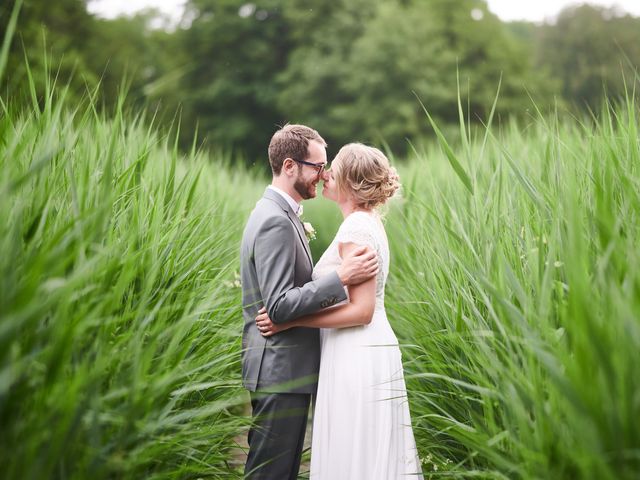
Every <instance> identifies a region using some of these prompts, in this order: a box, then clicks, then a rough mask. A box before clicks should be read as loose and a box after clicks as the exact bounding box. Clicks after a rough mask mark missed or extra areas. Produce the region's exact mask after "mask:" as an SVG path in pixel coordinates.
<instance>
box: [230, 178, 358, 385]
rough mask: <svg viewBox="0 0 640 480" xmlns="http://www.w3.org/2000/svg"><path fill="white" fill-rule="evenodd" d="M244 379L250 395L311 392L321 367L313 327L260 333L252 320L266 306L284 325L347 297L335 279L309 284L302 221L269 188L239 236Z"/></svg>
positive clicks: (333, 276) (308, 255)
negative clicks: (257, 392) (266, 392)
mask: <svg viewBox="0 0 640 480" xmlns="http://www.w3.org/2000/svg"><path fill="white" fill-rule="evenodd" d="M240 262H241V265H240V277H241V280H242V314H243V317H244V331H243V334H242V379H243V383H244V386H245V388H247V389H248V390H250V391H256V390H261V391H269V392H276V393H314V392H315V390H316V387H317V377H318V370H319V366H320V336H319V330H318V329H317V328H291V329H289V330H285V331H283V332H280V333H278V334H276V335H273V336H271V337H268V338H265V337H263V336H262V335H261V334H260V331H259V330H258V328H257V326H256V323H255V317H256V316H257V315H258V310H259V309H260V308H261V307H262V306H263V305H264V306H266V307H267V312H268V313H269V317H270V318H271V320H272V321H273V322H274V323H285V322H289V321H291V320H294V319H296V318H298V317H300V316H303V315H307V314H310V313H314V312H316V311H318V310H320V309H322V308H326V307H330V306H332V305H335V304H336V303H338V302H340V301H342V300H345V299H346V298H347V296H346V292H345V289H344V287H343V286H342V283H341V282H340V279H339V278H338V275H337V274H336V273H333V274H331V275H326V276H324V277H322V278H319V279H318V280H316V281H311V273H312V271H313V262H312V259H311V252H310V250H309V245H308V243H307V238H306V235H305V233H304V228H303V226H302V223H301V222H300V219H299V218H298V217H297V216H296V214H295V213H294V212H293V210H292V209H291V207H290V206H289V204H288V203H287V201H286V200H285V199H284V198H282V196H280V195H279V194H278V193H276V192H274V191H273V190H270V189H267V190H266V191H265V193H264V196H263V197H262V199H260V200H259V201H258V203H257V204H256V207H255V208H254V210H253V212H251V215H250V216H249V220H248V222H247V225H246V227H245V230H244V234H243V237H242V246H241V250H240Z"/></svg>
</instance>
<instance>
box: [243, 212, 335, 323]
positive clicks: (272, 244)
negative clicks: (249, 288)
mask: <svg viewBox="0 0 640 480" xmlns="http://www.w3.org/2000/svg"><path fill="white" fill-rule="evenodd" d="M297 241H299V239H298V234H297V232H296V231H295V227H294V226H293V224H292V223H291V221H290V220H289V219H288V218H286V217H272V218H270V219H269V220H268V221H267V222H265V224H264V225H263V227H262V228H261V229H260V231H259V232H258V235H257V237H256V241H255V247H254V262H255V266H256V274H257V277H258V284H259V286H260V292H261V294H262V300H263V302H264V306H265V307H266V308H267V312H268V313H269V317H270V318H271V321H272V322H273V323H286V322H289V321H291V320H294V319H296V318H298V317H301V316H303V315H308V314H311V313H314V312H316V311H318V310H320V309H322V308H326V307H330V306H332V305H335V304H336V303H338V302H341V301H343V300H345V299H346V298H347V295H346V292H345V290H344V287H343V286H342V282H340V278H339V277H338V274H337V273H336V272H332V273H331V274H328V275H325V276H323V277H321V278H319V279H318V280H315V281H312V282H309V283H306V284H304V285H303V286H302V287H296V286H295V283H294V282H295V262H294V261H293V258H292V257H291V258H289V257H288V255H289V253H290V252H291V251H293V248H294V247H295V242H297Z"/></svg>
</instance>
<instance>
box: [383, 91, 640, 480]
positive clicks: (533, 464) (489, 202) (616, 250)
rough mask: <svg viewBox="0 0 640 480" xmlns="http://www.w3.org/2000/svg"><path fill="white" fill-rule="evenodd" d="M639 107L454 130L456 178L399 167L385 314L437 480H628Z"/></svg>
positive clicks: (632, 460) (638, 345)
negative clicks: (399, 200) (401, 195)
mask: <svg viewBox="0 0 640 480" xmlns="http://www.w3.org/2000/svg"><path fill="white" fill-rule="evenodd" d="M637 112H638V110H637V103H636V102H635V101H634V99H631V98H629V99H627V100H626V101H625V102H622V103H621V104H619V105H618V106H616V107H612V106H607V107H604V108H603V109H602V111H601V112H600V115H599V117H598V118H597V119H596V120H589V121H585V122H584V123H580V122H578V121H571V120H563V121H560V120H558V119H557V118H551V119H544V118H535V119H532V120H531V122H530V124H529V125H527V126H526V129H521V128H519V127H518V126H517V125H515V124H509V125H507V126H506V127H504V128H502V129H501V130H500V131H499V132H500V133H498V134H496V135H497V137H495V138H494V137H493V133H492V132H493V131H492V130H491V129H488V130H487V131H488V132H489V135H488V136H487V135H486V133H485V132H483V133H482V135H479V136H478V138H477V139H474V138H470V137H469V136H468V135H469V134H468V132H465V130H464V126H463V128H462V133H461V135H462V136H464V135H467V137H466V138H467V141H463V142H461V146H460V148H458V149H456V151H454V150H448V148H447V146H446V145H444V150H445V151H446V150H448V152H447V153H448V155H449V156H451V155H453V156H455V161H456V163H457V167H458V168H456V169H455V170H454V169H452V168H451V165H449V163H450V160H451V159H450V158H447V155H443V154H441V153H439V152H430V153H429V154H421V155H417V157H416V158H415V159H414V160H413V162H412V163H411V164H410V165H409V166H408V167H407V168H406V169H405V171H404V172H403V178H404V182H405V186H406V192H405V202H404V204H403V205H402V206H401V208H400V209H399V210H398V211H396V212H394V214H393V215H391V216H390V217H389V220H388V223H387V225H388V230H389V235H390V237H391V244H392V250H393V259H392V267H393V268H392V272H393V275H392V278H391V280H390V282H389V284H388V293H387V295H388V297H387V298H388V308H389V310H390V316H391V318H392V319H393V320H394V321H395V326H396V330H397V331H398V332H399V333H400V335H401V337H402V338H403V339H404V341H405V348H404V360H405V365H406V369H407V371H408V374H409V375H408V376H409V388H410V400H411V405H412V411H413V413H414V423H415V426H416V429H417V435H418V438H419V442H418V443H419V447H420V449H421V452H422V454H423V455H424V456H425V471H426V472H427V473H431V474H432V475H433V476H434V478H435V477H436V476H437V475H443V476H444V477H445V478H461V477H481V478H509V479H511V478H522V479H534V478H535V479H577V478H580V479H612V480H613V479H632V478H638V475H640V375H639V374H638V361H639V360H640V354H639V352H640V269H639V267H640V236H639V233H640V218H639V215H640V171H639V169H640V139H639V135H638V133H639V128H638V116H637ZM484 137H487V138H486V139H485V138H484ZM442 141H443V142H446V140H444V139H442ZM453 166H454V167H455V166H456V165H455V164H454V165H453ZM458 169H462V170H463V172H462V174H458V173H460V172H457V170H458Z"/></svg>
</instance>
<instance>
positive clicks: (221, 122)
mask: <svg viewBox="0 0 640 480" xmlns="http://www.w3.org/2000/svg"><path fill="white" fill-rule="evenodd" d="M190 6H191V9H192V11H193V12H194V16H195V20H194V22H193V25H192V26H191V28H190V29H189V30H188V31H187V32H186V33H185V38H186V42H185V45H186V48H187V50H188V52H189V55H190V57H191V61H192V66H191V68H189V74H188V75H186V76H185V78H184V83H183V88H182V90H183V91H184V92H187V93H186V95H185V97H184V105H185V113H186V123H187V124H189V125H193V124H194V121H195V119H198V120H199V127H200V131H201V132H202V134H203V135H206V136H207V137H208V138H209V139H210V140H211V141H212V143H213V144H214V145H217V146H232V147H237V148H242V149H244V150H245V151H248V152H249V153H250V154H251V155H253V156H256V155H261V154H263V152H264V148H265V145H266V143H267V141H268V138H269V136H270V135H271V133H272V132H273V130H274V128H275V126H276V125H277V124H281V123H284V122H301V123H307V124H310V125H313V126H314V127H316V128H318V129H319V130H320V131H321V132H322V134H323V135H324V136H325V137H326V138H327V139H328V140H329V142H330V143H331V144H332V145H334V146H336V147H337V146H339V145H340V144H342V143H345V142H348V141H352V140H354V139H359V140H362V141H368V142H372V141H385V142H387V143H388V144H389V145H390V146H391V147H393V148H394V149H398V150H399V151H400V152H402V151H404V150H405V149H406V147H407V143H406V139H407V138H415V137H417V136H419V135H422V134H424V133H425V131H426V129H427V127H426V125H427V124H426V122H425V121H424V115H423V113H422V111H421V107H420V105H419V102H418V101H417V99H416V95H417V96H419V97H420V98H421V99H422V100H423V101H424V102H425V103H426V104H427V106H428V108H429V109H430V110H431V111H432V113H433V114H434V115H435V117H436V118H439V119H441V120H444V121H455V120H456V119H457V111H456V108H455V103H456V100H457V94H458V87H457V84H456V75H457V70H458V69H459V70H460V73H461V77H462V81H463V83H464V85H463V88H466V85H467V83H468V85H469V88H470V91H471V94H470V104H469V105H470V108H471V114H472V117H473V118H474V119H477V118H482V117H484V116H485V114H486V112H487V110H488V108H489V106H490V105H491V102H492V100H493V97H494V95H495V90H496V88H497V85H498V82H499V79H500V76H501V75H504V80H503V86H504V89H503V94H502V100H501V104H500V105H501V106H502V109H501V111H503V112H504V113H507V112H513V111H516V110H518V109H522V108H523V106H524V105H525V104H527V103H528V102H529V100H528V98H527V97H526V95H525V90H524V87H525V85H526V86H528V87H529V88H530V89H532V90H541V89H542V85H543V82H541V81H540V79H539V78H538V77H537V76H536V75H534V74H533V72H532V67H533V66H532V65H531V64H530V61H529V58H531V55H530V54H529V52H527V51H526V49H525V48H524V47H523V46H522V44H518V43H517V42H515V41H514V40H513V39H512V38H511V37H510V34H509V32H508V31H507V29H505V27H504V25H503V24H502V23H501V22H500V21H499V20H498V19H497V18H496V17H495V16H493V15H492V14H490V13H489V11H488V10H487V7H486V3H485V2H484V1H482V0H455V1H450V0H448V1H444V0H414V1H411V0H404V1H403V0H392V1H382V0H375V1H371V0H338V1H335V2H330V3H321V4H318V2H310V1H309V0H288V1H285V2H272V1H271V2H270V1H267V0H263V1H261V2H256V3H246V2H245V1H244V0H225V1H222V2H219V1H215V2H214V1H212V0H192V1H191V2H190ZM473 15H475V16H476V18H475V19H474V18H472V16H473ZM478 16H479V17H480V18H478Z"/></svg>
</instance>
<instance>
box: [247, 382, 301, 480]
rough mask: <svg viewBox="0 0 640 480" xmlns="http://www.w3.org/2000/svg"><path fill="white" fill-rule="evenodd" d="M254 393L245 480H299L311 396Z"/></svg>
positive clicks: (252, 395) (252, 396) (252, 394)
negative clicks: (252, 423) (252, 422)
mask: <svg viewBox="0 0 640 480" xmlns="http://www.w3.org/2000/svg"><path fill="white" fill-rule="evenodd" d="M250 393H251V407H252V409H253V421H254V425H253V427H252V428H251V430H249V455H248V457H247V463H246V465H245V470H244V474H245V478H247V479H252V480H257V479H260V480H286V479H289V480H296V479H297V478H298V470H299V469H300V458H301V457H302V447H303V444H304V434H305V430H306V427H307V416H308V413H309V404H310V401H311V395H310V394H304V393H260V392H250Z"/></svg>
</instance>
